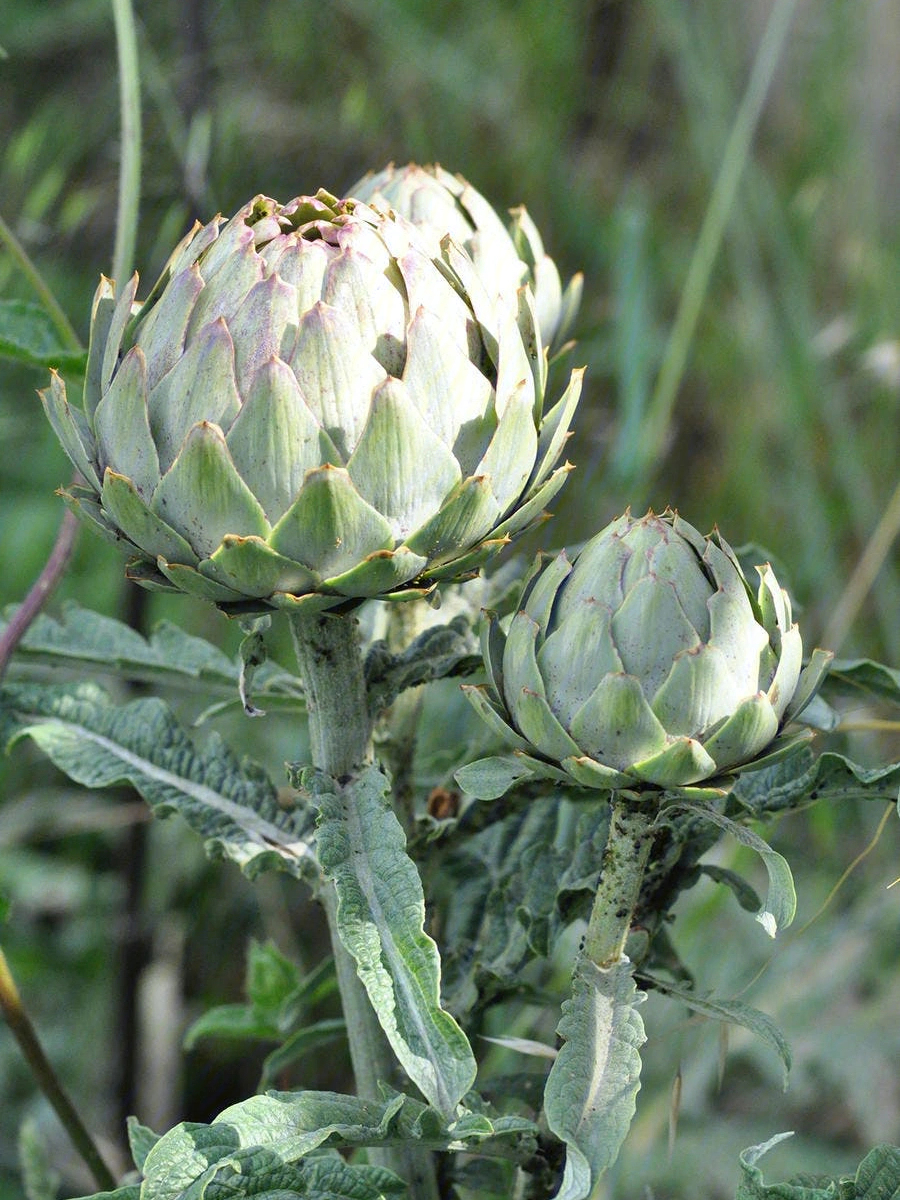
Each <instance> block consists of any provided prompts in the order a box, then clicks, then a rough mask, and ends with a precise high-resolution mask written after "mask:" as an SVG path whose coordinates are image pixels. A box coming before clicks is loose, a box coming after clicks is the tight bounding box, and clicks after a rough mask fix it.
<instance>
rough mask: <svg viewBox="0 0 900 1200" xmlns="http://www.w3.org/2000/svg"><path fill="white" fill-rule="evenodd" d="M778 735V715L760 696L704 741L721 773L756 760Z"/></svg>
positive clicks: (739, 708)
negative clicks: (752, 759) (753, 759)
mask: <svg viewBox="0 0 900 1200" xmlns="http://www.w3.org/2000/svg"><path fill="white" fill-rule="evenodd" d="M777 733H778V715H777V713H776V712H775V710H774V708H773V707H772V705H771V704H770V702H769V699H768V697H767V696H765V695H764V694H763V693H762V692H759V693H758V694H757V695H755V696H748V697H747V698H746V699H744V700H742V701H741V702H740V704H738V706H737V708H735V710H734V711H733V713H732V714H731V716H730V717H728V718H727V720H726V721H725V722H724V723H723V724H722V725H720V726H719V728H718V729H717V730H716V731H715V733H713V734H712V735H711V736H710V737H708V738H706V739H705V740H704V745H705V747H706V750H707V752H708V753H709V754H710V755H712V757H713V759H714V760H715V762H716V765H717V766H718V768H719V770H720V771H724V770H726V769H727V768H728V767H734V766H737V765H738V764H740V763H744V762H748V761H749V760H750V759H751V758H755V757H756V755H757V754H759V753H760V751H762V750H764V749H765V747H766V746H767V745H768V744H769V742H771V741H772V739H773V738H774V737H775V735H776V734H777Z"/></svg>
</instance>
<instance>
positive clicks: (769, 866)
mask: <svg viewBox="0 0 900 1200" xmlns="http://www.w3.org/2000/svg"><path fill="white" fill-rule="evenodd" d="M675 808H680V809H684V810H685V811H686V812H690V813H694V814H695V815H696V816H698V817H703V818H704V819H705V820H707V821H711V822H712V824H713V825H718V827H719V828H720V829H724V830H725V831H726V833H730V834H731V836H732V837H733V838H735V839H736V840H737V841H739V842H740V843H741V845H742V846H748V847H749V848H750V849H751V850H755V851H756V853H757V854H758V855H759V857H760V858H761V859H762V861H763V865H764V866H765V868H766V872H767V873H768V876H769V890H768V892H767V894H766V899H765V902H764V904H763V906H762V908H761V909H760V910H759V912H758V913H757V914H756V919H757V921H759V923H760V925H762V927H763V929H765V931H766V933H767V934H768V935H769V937H775V935H776V933H777V932H778V930H779V929H783V928H785V927H786V926H788V925H790V923H791V921H793V919H794V913H795V912H796V911H797V893H796V892H795V891H794V877H793V875H792V874H791V868H790V867H789V865H788V862H787V859H786V858H784V856H783V855H781V854H779V853H778V851H777V850H773V849H772V847H771V846H770V845H769V843H768V842H765V841H763V839H762V838H761V837H759V836H758V835H757V834H755V833H753V832H752V831H751V830H749V829H747V828H745V826H743V825H738V823H737V822H736V821H732V820H731V818H730V817H726V816H724V815H723V814H722V813H720V812H716V810H715V809H713V808H710V807H708V806H706V805H702V804H692V803H691V802H690V801H688V800H676V801H675V802H674V803H673V804H672V805H671V806H670V807H669V808H667V809H666V811H667V812H668V811H671V809H675Z"/></svg>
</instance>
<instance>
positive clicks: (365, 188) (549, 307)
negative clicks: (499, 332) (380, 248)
mask: <svg viewBox="0 0 900 1200" xmlns="http://www.w3.org/2000/svg"><path fill="white" fill-rule="evenodd" d="M349 194H350V195H351V196H357V197H358V198H359V199H360V200H365V201H367V202H368V203H370V204H380V205H388V206H389V207H390V208H391V209H392V210H393V211H394V212H397V213H399V214H400V215H401V216H403V217H405V218H406V219H407V220H408V221H411V222H412V223H413V225H415V227H416V228H417V229H418V231H419V233H420V235H421V236H422V237H423V238H424V239H425V240H426V242H427V244H428V245H429V246H430V247H431V249H432V251H433V252H437V250H438V248H439V246H440V243H441V240H442V239H443V238H444V237H445V236H449V237H451V238H452V239H453V241H454V242H456V243H457V245H459V246H462V247H463V248H464V249H465V250H466V252H467V253H468V254H469V256H470V257H471V259H472V262H473V263H474V265H475V270H476V271H477V272H478V275H479V277H480V279H481V281H482V283H483V284H484V286H485V288H486V289H487V291H488V292H495V293H497V294H498V295H503V294H505V295H507V296H515V294H516V290H517V289H518V288H519V287H521V286H522V285H523V284H528V285H529V286H530V287H531V288H532V290H533V292H534V297H535V307H536V310H537V319H538V326H539V328H540V331H541V340H542V342H543V344H544V345H545V346H546V347H547V349H548V352H549V355H550V358H551V359H552V358H554V357H556V356H557V355H559V354H560V353H561V352H562V351H563V350H564V349H565V348H566V339H567V338H568V336H569V333H570V331H571V328H572V324H573V322H574V320H575V317H576V315H577V313H578V307H579V305H580V303H581V292H582V285H583V277H582V275H581V274H580V273H578V274H576V275H573V277H572V278H571V279H570V280H569V282H568V283H567V284H566V286H565V288H563V286H562V282H561V280H560V275H559V271H558V270H557V267H556V264H555V263H554V261H553V259H552V258H550V256H549V255H548V254H547V253H546V251H545V250H544V243H543V241H542V239H541V235H540V233H539V232H538V228H537V226H536V225H535V223H534V221H532V219H531V217H530V216H529V215H528V212H527V210H526V209H525V207H524V206H522V205H520V206H519V207H517V208H513V209H511V210H510V219H509V223H508V224H504V223H503V221H502V220H501V219H500V216H499V215H498V214H497V212H496V211H495V210H494V208H493V207H492V205H491V204H489V203H488V201H487V200H485V198H484V196H482V194H481V193H480V192H479V191H477V190H476V189H475V188H474V187H473V186H472V184H471V183H469V182H468V181H467V180H465V179H463V177H462V176H461V175H453V174H451V172H450V171H446V170H444V168H443V167H441V166H439V165H438V164H436V163H435V164H431V165H428V166H419V165H418V164H416V163H409V164H407V165H406V166H404V167H395V166H393V165H390V166H387V167H385V168H384V170H382V171H377V172H374V173H370V174H368V175H366V176H364V177H363V178H362V179H359V180H357V182H356V183H355V184H354V185H353V187H351V188H350V190H349Z"/></svg>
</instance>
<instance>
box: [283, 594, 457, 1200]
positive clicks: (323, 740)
mask: <svg viewBox="0 0 900 1200" xmlns="http://www.w3.org/2000/svg"><path fill="white" fill-rule="evenodd" d="M289 620H290V626H291V636H292V638H293V643H294V651H295V653H296V655H297V663H298V666H299V668H300V676H301V678H302V680H303V687H304V690H305V692H306V708H307V714H308V717H309V738H310V751H311V754H312V760H313V766H315V767H316V768H318V770H320V771H322V772H324V773H325V774H326V775H329V776H330V777H331V778H332V779H334V780H335V781H336V782H337V784H338V785H339V786H347V785H348V784H350V783H351V781H352V780H353V778H354V776H355V775H356V774H357V772H358V771H359V769H360V768H361V767H363V766H365V765H366V764H367V763H371V762H372V759H373V748H372V717H371V714H370V712H369V699H368V694H367V691H366V681H365V675H364V672H363V657H362V651H361V647H360V641H359V632H358V629H357V623H356V621H355V620H354V619H353V618H352V617H345V616H335V615H333V614H330V613H325V614H316V615H314V616H311V617H302V616H291V617H290V618H289ZM320 899H321V900H322V903H323V906H324V908H325V914H326V917H327V919H328V931H329V933H330V935H331V946H332V951H333V953H334V964H335V972H336V975H337V982H338V988H339V990H340V994H341V1003H342V1005H343V1010H344V1017H345V1019H346V1022H347V1038H348V1041H349V1043H350V1060H351V1062H352V1064H353V1073H354V1076H355V1078H356V1088H357V1092H358V1094H359V1095H360V1096H361V1097H362V1098H363V1099H366V1100H380V1099H381V1098H382V1096H381V1091H380V1089H379V1083H380V1082H382V1081H383V1082H385V1083H390V1082H392V1080H393V1077H394V1075H395V1071H396V1064H395V1061H394V1057H393V1054H392V1052H391V1049H390V1046H389V1045H388V1042H387V1039H386V1038H385V1036H384V1033H383V1031H382V1028H381V1025H380V1023H379V1021H378V1016H377V1014H376V1012H375V1010H374V1008H373V1007H372V1004H371V1002H370V1000H369V997H368V995H367V994H366V991H365V988H364V987H363V985H362V983H361V982H360V979H359V975H358V974H357V971H356V963H355V962H354V960H353V958H352V956H351V955H350V954H349V952H348V951H347V950H346V949H345V947H344V944H343V942H342V941H341V938H340V933H339V928H338V919H337V918H338V898H337V893H336V891H335V888H334V885H333V884H332V883H331V882H326V883H325V884H324V885H323V887H322V889H321V891H320ZM370 1160H371V1161H374V1162H378V1163H379V1164H380V1165H382V1166H385V1167H388V1168H389V1169H390V1170H392V1171H395V1172H396V1173H397V1174H398V1175H399V1176H400V1177H401V1179H404V1180H405V1181H406V1183H407V1185H408V1187H409V1195H410V1197H411V1198H412V1200H438V1196H439V1193H438V1187H437V1178H436V1175H435V1169H434V1159H433V1156H432V1155H431V1154H429V1153H428V1152H427V1151H419V1150H414V1149H413V1148H405V1147H403V1146H394V1147H386V1148H385V1149H383V1150H378V1151H370Z"/></svg>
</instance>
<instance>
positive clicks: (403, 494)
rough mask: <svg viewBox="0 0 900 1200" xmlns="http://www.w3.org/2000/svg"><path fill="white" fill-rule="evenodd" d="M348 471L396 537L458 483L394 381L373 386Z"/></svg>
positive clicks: (436, 440) (452, 464) (437, 442)
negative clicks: (387, 522)
mask: <svg viewBox="0 0 900 1200" xmlns="http://www.w3.org/2000/svg"><path fill="white" fill-rule="evenodd" d="M347 471H348V473H349V475H350V478H351V479H352V480H353V482H354V484H355V486H356V489H357V491H358V492H359V494H360V495H361V496H362V497H363V499H364V500H366V501H368V503H369V504H371V505H372V507H373V508H375V509H377V510H378V512H380V513H382V514H383V516H385V517H386V518H387V520H388V521H389V522H390V525H391V529H392V532H393V535H394V538H395V540H396V541H403V539H404V538H405V537H406V536H407V534H409V533H410V532H412V531H413V530H416V529H418V527H419V526H420V525H421V524H422V523H423V522H424V521H426V520H427V519H428V517H429V515H430V514H432V513H434V512H437V511H438V510H439V509H440V507H441V503H442V502H443V500H444V498H445V497H446V496H447V495H448V494H449V493H450V492H451V491H452V490H453V489H454V488H455V487H456V486H457V484H459V483H460V482H461V473H460V469H459V464H458V463H457V461H456V459H455V458H454V457H453V454H452V453H451V451H450V450H449V448H448V447H447V445H446V443H445V442H444V441H443V440H442V439H441V438H440V437H439V436H438V434H437V433H435V432H434V431H433V430H432V429H429V427H428V425H427V423H426V421H425V420H424V418H423V417H422V416H421V414H420V413H419V412H418V410H417V409H416V407H415V405H414V404H413V403H412V401H411V399H410V397H409V393H408V392H407V390H406V387H405V386H404V384H403V383H402V382H401V381H400V380H399V379H387V380H386V381H385V382H384V383H383V384H381V386H380V387H378V388H376V389H375V392H374V394H373V396H372V403H371V407H370V409H369V416H368V420H367V421H366V425H365V428H364V429H363V431H362V433H361V435H360V439H359V442H358V444H357V446H356V449H355V450H354V451H353V454H352V455H351V456H350V460H349V462H348V463H347Z"/></svg>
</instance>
